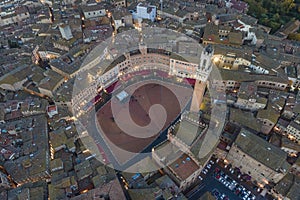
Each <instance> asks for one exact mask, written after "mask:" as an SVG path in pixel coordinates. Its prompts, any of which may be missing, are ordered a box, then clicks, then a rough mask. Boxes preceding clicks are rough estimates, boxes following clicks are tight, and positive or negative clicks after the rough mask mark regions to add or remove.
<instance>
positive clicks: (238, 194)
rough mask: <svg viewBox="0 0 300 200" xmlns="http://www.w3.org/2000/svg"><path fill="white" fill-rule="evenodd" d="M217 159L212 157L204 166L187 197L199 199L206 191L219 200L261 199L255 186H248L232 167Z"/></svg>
mask: <svg viewBox="0 0 300 200" xmlns="http://www.w3.org/2000/svg"><path fill="white" fill-rule="evenodd" d="M217 161H218V160H216V159H212V160H210V161H209V163H208V164H207V165H206V166H205V168H204V169H203V170H202V172H201V175H200V176H199V180H198V183H197V185H196V186H195V187H194V188H193V189H192V190H191V191H189V192H188V193H187V194H186V196H187V197H188V199H191V200H192V199H193V200H194V199H199V198H200V197H201V196H202V195H203V194H204V193H205V192H207V191H209V192H211V194H212V195H213V196H214V197H215V198H216V199H220V200H229V199H243V200H256V199H263V198H262V197H261V196H260V195H259V193H258V192H257V188H256V187H252V186H251V187H250V186H249V184H247V183H246V182H244V181H243V180H242V179H241V176H240V175H238V174H237V173H235V172H234V170H233V169H232V168H228V166H224V165H222V164H221V163H220V164H219V163H217ZM238 176H239V177H240V178H238Z"/></svg>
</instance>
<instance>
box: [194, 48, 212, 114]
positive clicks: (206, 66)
mask: <svg viewBox="0 0 300 200" xmlns="http://www.w3.org/2000/svg"><path fill="white" fill-rule="evenodd" d="M213 54H214V49H213V48H212V46H210V45H208V46H207V47H205V49H203V51H202V53H201V57H200V64H199V66H198V69H197V72H196V73H197V76H196V77H197V78H196V79H197V80H196V83H195V87H194V93H193V98H192V104H191V108H190V111H192V112H198V111H199V108H200V105H201V103H202V99H203V95H204V92H205V88H206V83H207V79H208V77H209V75H210V72H211V70H212V56H213Z"/></svg>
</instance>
